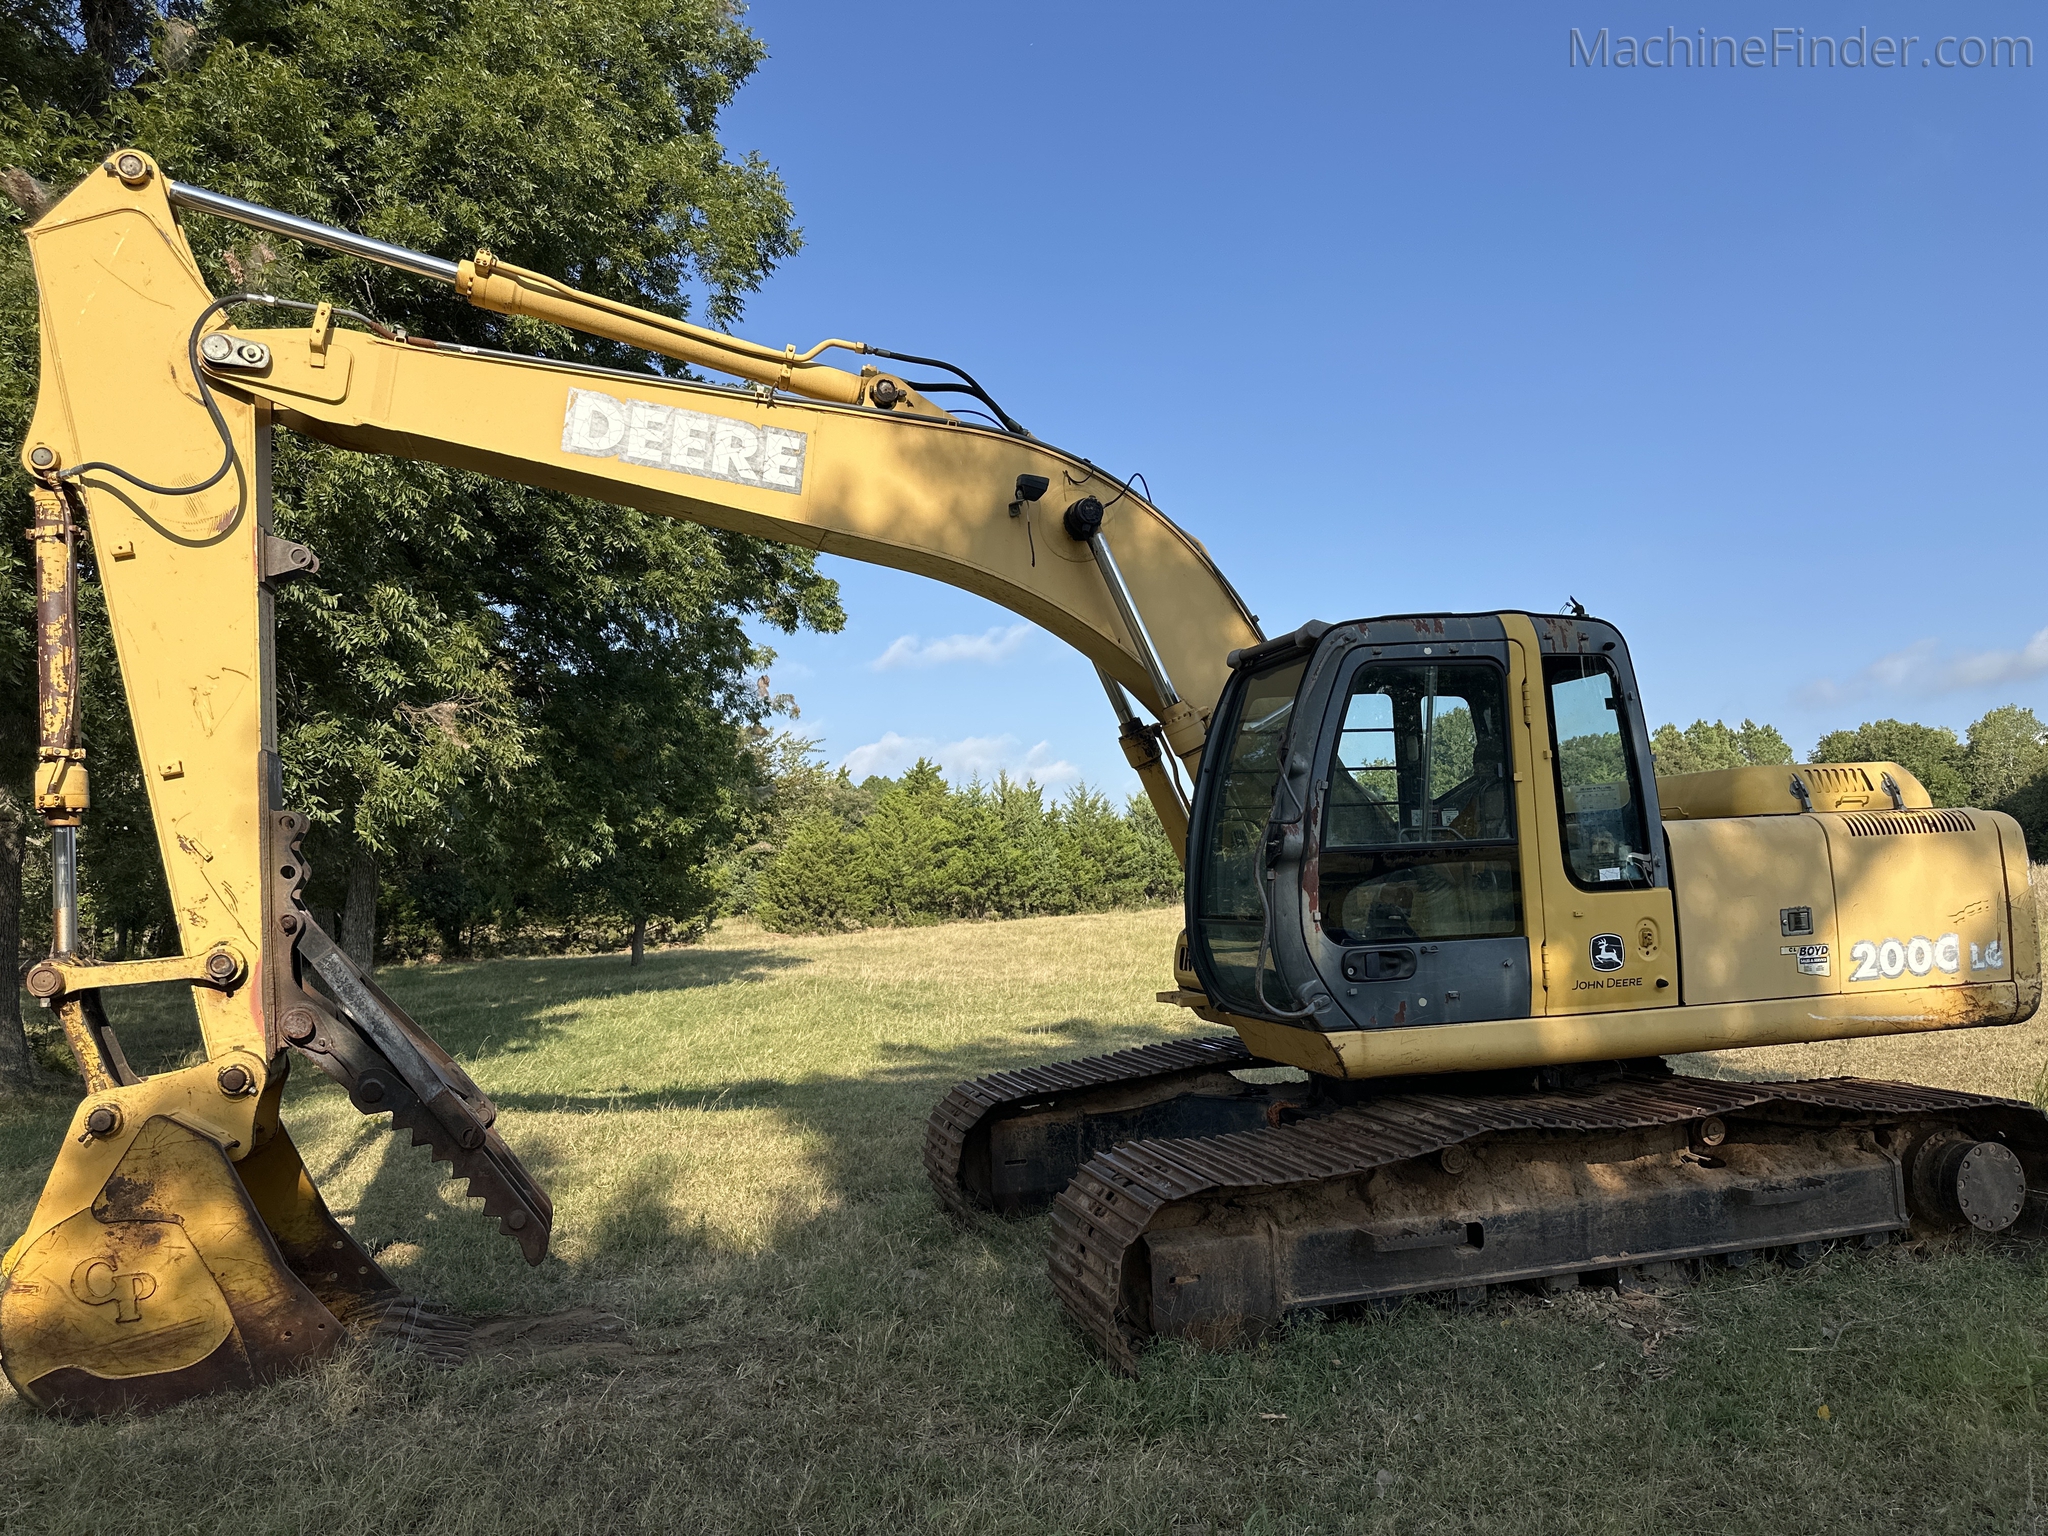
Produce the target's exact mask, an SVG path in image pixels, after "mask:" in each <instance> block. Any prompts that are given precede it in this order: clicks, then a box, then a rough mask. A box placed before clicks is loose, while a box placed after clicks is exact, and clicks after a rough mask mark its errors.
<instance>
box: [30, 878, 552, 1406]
mask: <svg viewBox="0 0 2048 1536" xmlns="http://www.w3.org/2000/svg"><path fill="white" fill-rule="evenodd" d="M294 915H295V916H296V917H297V918H298V923H299V940H300V952H301V954H302V956H303V957H304V959H305V960H306V961H307V969H308V970H310V971H311V972H312V973H313V974H314V975H315V976H317V977H318V978H319V979H320V981H321V982H322V983H323V986H322V989H321V990H320V991H317V992H316V991H312V990H306V989H302V988H299V987H296V986H293V987H292V988H291V991H292V994H293V998H292V1001H293V1006H292V1007H291V1009H289V1010H288V1011H287V1014H286V1017H287V1020H288V1023H287V1029H288V1030H290V1031H293V1032H296V1033H297V1034H300V1035H303V1037H304V1038H303V1040H298V1041H295V1042H294V1045H295V1048H296V1049H297V1050H298V1051H299V1053H300V1054H301V1055H302V1056H303V1057H305V1058H306V1059H308V1060H310V1061H312V1062H314V1063H316V1064H318V1065H319V1066H321V1067H322V1068H323V1069H324V1070H326V1071H327V1072H328V1073H329V1074H330V1075H332V1076H334V1077H335V1078H336V1079H337V1080H338V1081H340V1082H341V1083H342V1084H343V1086H344V1087H346V1088H347V1089H348V1090H349V1093H350V1097H351V1099H352V1100H353V1101H354V1102H355V1104H356V1105H357V1107H359V1108H360V1109H362V1110H363V1111H364V1112H365V1113H372V1114H374V1113H380V1112H383V1111H387V1110H388V1111H390V1112H391V1114H392V1116H393V1128H394V1129H399V1128H403V1129H407V1130H409V1131H411V1133H412V1139H413V1141H414V1143H415V1144H424V1145H426V1146H429V1147H430V1148H431V1149H432V1151H433V1154H434V1156H435V1157H436V1158H437V1159H440V1160H444V1161H447V1162H449V1163H451V1164H452V1165H453V1166H454V1169H455V1171H456V1173H458V1174H459V1175H462V1176H466V1177H467V1178H468V1179H469V1192H470V1194H471V1195H472V1196H475V1197H480V1198H482V1199H483V1201H484V1204H485V1209H486V1211H487V1212H488V1213H490V1214H492V1215H495V1216H497V1217H498V1219H499V1226H500V1227H501V1229H502V1230H504V1231H505V1232H506V1233H507V1234H508V1235H510V1236H512V1237H513V1238H514V1240H515V1241H516V1242H517V1243H518V1244H519V1247H520V1248H521V1250H522V1252H523V1253H524V1254H525V1256H526V1257H527V1258H528V1260H529V1261H531V1262H534V1263H538V1262H539V1261H540V1260H541V1259H542V1258H543V1257H544V1256H545V1254H546V1252H547V1244H548V1236H549V1231H550V1228H551V1225H552V1221H553V1208H552V1206H551V1205H550V1203H549V1201H548V1198H547V1196H546V1195H545V1194H544V1193H542V1191H541V1190H540V1188H539V1186H538V1185H536V1184H535V1183H534V1181H533V1179H532V1177H531V1176H530V1175H529V1174H528V1173H527V1172H526V1170H525V1168H524V1167H523V1166H521V1164H520V1162H519V1160H518V1158H517V1157H515V1156H514V1155H513V1154H512V1152H511V1150H510V1149H509V1148H507V1147H506V1146H505V1144H504V1142H503V1141H502V1140H500V1139H499V1137H498V1134H497V1132H496V1131H495V1130H494V1129H492V1128H491V1127H492V1122H493V1121H494V1120H495V1118H496V1109H495V1107H494V1106H493V1105H492V1104H491V1102H490V1100H489V1099H488V1098H486V1097H485V1096H484V1095H483V1093H482V1092H481V1091H480V1090H478V1089H477V1087H476V1085H475V1083H473V1082H472V1081H471V1080H470V1079H469V1077H468V1076H467V1074H465V1073H464V1072H463V1071H462V1069H461V1068H460V1067H459V1066H457V1065H456V1064H455V1063H454V1061H453V1060H452V1059H450V1058H449V1056H448V1055H447V1053H446V1052H445V1051H443V1050H441V1048H440V1047H439V1046H437V1045H436V1044H435V1043H434V1042H433V1041H432V1040H431V1039H430V1038H428V1037H427V1036H426V1035H425V1033H424V1032H422V1031H421V1030H420V1029H419V1027H418V1026H417V1025H416V1024H414V1023H413V1021H412V1020H411V1019H409V1018H407V1017H406V1015H405V1014H404V1012H403V1011H402V1010H401V1009H399V1008H398V1006H397V1005H396V1004H395V1003H393V1002H392V1001H391V1000H390V998H389V997H387V996H386V995H385V994H384V993H383V991H382V990H381V989H379V988H378V987H377V986H376V984H375V983H374V982H372V981H370V979H369V978H368V977H367V976H365V975H363V973H362V972H361V971H360V970H359V969H358V968H357V967H356V966H355V965H354V963H353V962H352V961H351V960H349V958H348V956H347V955H346V954H345V953H343V952H342V951H341V950H340V949H339V948H338V947H336V946H335V945H334V944H333V943H332V941H331V940H329V939H328V938H327V936H326V935H325V934H323V933H321V932H320V930H319V929H318V927H316V926H315V925H314V924H313V923H312V922H311V920H310V918H308V917H306V916H304V914H303V909H301V910H300V911H299V912H298V913H296V914H294ZM94 969H104V970H105V971H107V972H109V973H114V972H118V970H119V968H118V967H105V968H93V967H77V966H72V967H65V968H63V977H64V978H65V979H70V978H78V977H80V976H81V975H83V977H84V978H85V979H92V977H91V972H92V971H93V970H94ZM109 979H111V977H110V978H109ZM309 979H310V978H309ZM45 984H46V985H47V983H45ZM57 1006H58V1008H59V1011H60V1017H61V1018H62V1019H63V1022H64V1024H65V1033H66V1036H67V1038H68V1039H69V1040H70V1041H71V1044H72V1046H73V1050H74V1052H75V1053H76V1054H77V1055H78V1056H79V1060H80V1065H81V1068H82V1070H83V1071H84V1074H85V1077H86V1082H87V1086H88V1089H89V1090H91V1091H89V1092H88V1095H87V1097H86V1098H85V1100H84V1101H83V1102H82V1103H81V1104H80V1105H79V1107H78V1110H77V1112H76V1114H74V1116H73V1117H72V1123H71V1128H70V1134H69V1135H68V1136H67V1138H66V1140H65V1143H64V1147H63V1150H62V1151H61V1152H60V1153H59V1154H58V1158H57V1165H56V1167H55V1168H54V1169H53V1170H52V1172H51V1175H50V1180H49V1183H48V1184H47V1185H46V1186H45V1188H44V1191H43V1196H42V1200H41V1202H40V1203H39V1205H38V1207H37V1210H36V1215H35V1217H34V1219H33V1220H32V1221H31V1223H30V1227H29V1231H28V1233H27V1234H26V1235H25V1236H24V1237H23V1238H22V1239H21V1241H20V1242H18V1243H17V1244H16V1245H15V1247H14V1248H13V1249H12V1250H10V1251H9V1253H8V1254H7V1256H6V1258H5V1259H4V1260H0V1275H4V1278H5V1287H4V1289H0V1368H4V1370H5V1372H6V1375H7V1378H8V1380H9V1381H10V1382H12V1383H13V1385H14V1388H15V1390H16V1391H17V1392H19V1393H20V1394H21V1396H22V1397H23V1398H24V1399H25V1400H26V1401H27V1402H29V1403H31V1404H33V1405H34V1406H35V1407H37V1408H40V1409H43V1410H45V1411H46V1412H52V1413H59V1414H65V1415H70V1416H81V1417H83V1416H96V1415H101V1414H107V1413H116V1412H120V1411H122V1410H126V1409H147V1408H155V1407H162V1406H165V1405H168V1404H170V1403H175V1402H179V1401H182V1400H184V1399H186V1398H189V1397H193V1396H197V1395H200V1394H202V1393H207V1392H215V1391H221V1390H225V1389H230V1388H249V1387H254V1386H258V1385H260V1384H262V1383H264V1382H266V1381H270V1380H272V1379H274V1378H276V1377H277V1376H279V1375H281V1374H283V1373H285V1372H287V1371H290V1370H293V1369H295V1368H297V1367H300V1366H302V1365H304V1364H305V1363H307V1362H308V1361H312V1360H317V1359H319V1358H321V1357H323V1356H325V1355H328V1354H331V1353H332V1352H333V1351H334V1350H335V1349H337V1348H338V1347H339V1346H340V1344H341V1342H342V1340H343V1339H344V1338H346V1337H349V1336H350V1335H352V1334H353V1335H356V1336H359V1337H366V1338H370V1339H373V1340H385V1341H389V1342H392V1343H395V1344H399V1345H402V1346H405V1347H409V1348H411V1349H413V1350H415V1351H418V1352H421V1353H424V1354H426V1355H428V1356H430V1357H435V1358H441V1359H446V1358H450V1357H453V1356H459V1354H460V1352H461V1349H462V1346H463V1340H464V1336H465V1332H466V1330H465V1329H464V1328H463V1327H462V1325H460V1324H458V1323H456V1322H454V1321H453V1320H451V1319H448V1318H445V1317H441V1316H439V1315H437V1314H435V1313H434V1312H433V1311H432V1310H431V1309H429V1308H427V1307H425V1306H423V1305H422V1304H421V1303H419V1302H418V1301H416V1300H414V1299H412V1298H409V1297H406V1296H403V1295H401V1294H400V1292H399V1290H398V1288H397V1287H396V1286H395V1285H393V1284H392V1283H391V1281H390V1279H389V1278H388V1277H387V1276H386V1275H385V1274H384V1272H383V1271H382V1270H380V1269H379V1268H378V1267H377V1264H376V1262H375V1261H374V1260H373V1259H372V1258H371V1257H370V1255H369V1254H368V1253H366V1252H365V1251H364V1250H363V1248H362V1247H361V1246H360V1245H359V1244H358V1243H357V1242H356V1240H355V1239H354V1237H352V1236H351V1235H350V1234H349V1232H348V1230H347V1229H346V1228H344V1227H343V1226H342V1225H341V1224H340V1223H339V1222H337V1221H336V1220H335V1219H334V1217H333V1215H332V1214H331V1213H330V1212H329V1210H328V1209H327V1205H326V1203H325V1202H324V1201H323V1200H322V1199H321V1197H320V1193H319V1191H318V1189H316V1188H315V1187H314V1184H313V1180H312V1178H311V1176H310V1175H309V1174H308V1173H307V1171H306V1167H305V1164H304V1162H303V1161H302V1160H301V1158H300V1156H299V1152H298V1149H297V1147H295V1146H294V1145H293V1144H292V1140H291V1137H290V1136H289V1135H288V1134H287V1133H286V1132H285V1130H284V1127H283V1125H282V1124H281V1123H280V1121H279V1117H278V1101H279V1099H280V1097H281V1094H282V1091H283V1087H284V1081H285V1076H286V1071H285V1068H286V1062H287V1057H286V1056H285V1054H284V1053H283V1052H280V1053H279V1054H278V1056H277V1057H276V1058H275V1059H274V1060H273V1061H272V1062H270V1063H268V1064H262V1065H261V1066H260V1067H259V1065H258V1064H257V1063H255V1062H254V1061H253V1059H251V1060H249V1061H248V1063H247V1064H245V1063H244V1061H243V1060H241V1059H237V1060H234V1061H230V1062H229V1063H228V1064H226V1065H222V1064H221V1063H220V1062H218V1061H208V1062H205V1063H202V1064H200V1065H198V1066H193V1067H187V1068H182V1069H180V1070H177V1071H173V1072H167V1073H163V1074H160V1075H157V1076H153V1077H148V1078H141V1077H138V1076H136V1075H135V1073H134V1072H133V1071H131V1070H130V1069H129V1068H128V1066H127V1063H126V1061H125V1059H124V1058H123V1057H122V1055H121V1052H120V1049H119V1046H118V1043H117V1042H116V1041H115V1040H114V1036H113V1032H112V1030H111V1029H110V1028H108V1027H107V1025H106V1023H105V1021H104V1018H103V1017H102V1016H101V1015H100V1013H99V1008H98V995H97V993H96V992H95V991H93V990H78V991H76V992H75V993H74V994H73V995H70V996H65V997H62V998H61V1000H60V1001H59V1002H58V1004H57ZM233 1054H235V1055H236V1056H238V1057H240V1055H241V1053H233ZM252 1096H253V1098H254V1104H253V1121H251V1122H250V1129H249V1137H250V1142H251V1145H250V1147H249V1150H248V1151H247V1152H246V1153H243V1154H242V1155H241V1156H240V1157H239V1158H237V1155H236V1154H238V1153H242V1147H241V1145H240V1138H239V1137H237V1136H233V1135H228V1134H226V1131H227V1130H228V1129H229V1128H230V1126H231V1125H232V1124H233V1123H234V1120H235V1119H237V1118H240V1119H246V1118H247V1116H246V1111H247V1110H248V1109H249V1108H250V1107H252V1106H250V1105H248V1104H247V1103H246V1102H245V1103H242V1104H241V1105H240V1106H239V1107H240V1108H241V1109H242V1110H243V1111H244V1112H245V1113H244V1115H243V1116H241V1117H231V1116H229V1115H226V1114H224V1113H223V1110H224V1109H226V1110H233V1109H234V1108H236V1107H237V1103H236V1101H237V1100H244V1101H246V1100H247V1099H248V1098H250V1097H252Z"/></svg>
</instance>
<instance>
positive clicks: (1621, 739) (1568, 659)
mask: <svg viewBox="0 0 2048 1536" xmlns="http://www.w3.org/2000/svg"><path fill="white" fill-rule="evenodd" d="M1543 678H1544V681H1545V683H1546V684H1547V685H1548V686H1549V690H1550V748H1551V753H1552V757H1553V760H1554V761H1555V763H1556V765H1557V775H1556V778H1557V801H1558V818H1559V820H1560V822H1561V823H1562V824H1563V827H1564V852H1565V870H1566V872H1567V873H1568V874H1569V875H1570V876H1571V877H1572V882H1573V883H1574V884H1576V885H1579V886H1583V887H1585V888H1587V889H1589V890H1598V889H1602V888H1623V887H1628V886H1641V885H1647V884H1649V882H1650V878H1651V874H1652V872H1653V870H1654V868H1655V865H1654V864H1653V862H1652V856H1651V852H1650V843H1649V836H1648V833H1647V830H1646V828H1645V826H1644V822H1643V796H1642V788H1641V786H1642V773H1641V769H1640V765H1638V764H1637V762H1636V761H1635V753H1634V751H1633V749H1632V747H1631V745H1630V739H1629V733H1628V729H1627V716H1626V714H1625V713H1624V711H1625V710H1626V707H1627V706H1626V703H1625V701H1624V700H1623V699H1622V697H1621V686H1620V683H1619V682H1618V681H1617V679H1616V678H1615V675H1614V671H1613V669H1612V667H1610V666H1609V665H1608V663H1607V662H1606V660H1605V659H1603V658H1599V657H1593V656H1552V657H1550V658H1548V659H1546V660H1545V662H1544V663H1543Z"/></svg>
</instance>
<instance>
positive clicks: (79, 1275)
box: [71, 1257, 156, 1323]
mask: <svg viewBox="0 0 2048 1536" xmlns="http://www.w3.org/2000/svg"><path fill="white" fill-rule="evenodd" d="M71 1294H72V1295H74V1296H76V1297H77V1298H78V1299H79V1300H80V1301H82V1302H84V1303H85V1304H86V1305H87V1306H88V1307H112V1308H113V1309H114V1321H115V1322H117V1323H132V1322H135V1321H136V1320H137V1319H139V1318H140V1317H141V1316H142V1304H143V1303H144V1302H145V1301H147V1300H148V1299H149V1298H150V1297H152V1296H154V1295H155V1294H156V1276H155V1275H152V1274H150V1273H148V1272H147V1271H145V1270H140V1269H135V1270H130V1271H128V1272H127V1273H126V1274H123V1273H122V1272H121V1270H120V1269H119V1267H118V1266H117V1265H116V1263H115V1261H114V1260H113V1259H112V1258H111V1257H110V1258H104V1259H86V1260H85V1261H83V1262H82V1263H81V1264H80V1265H79V1266H78V1268H76V1269H74V1270H72V1271H71Z"/></svg>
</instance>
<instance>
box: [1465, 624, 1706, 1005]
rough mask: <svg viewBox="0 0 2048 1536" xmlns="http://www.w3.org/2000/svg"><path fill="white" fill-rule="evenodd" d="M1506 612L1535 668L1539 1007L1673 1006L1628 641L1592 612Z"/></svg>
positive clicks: (1667, 886) (1674, 968)
mask: <svg viewBox="0 0 2048 1536" xmlns="http://www.w3.org/2000/svg"><path fill="white" fill-rule="evenodd" d="M1503 618H1504V619H1505V620H1506V622H1507V624H1508V627H1509V633H1510V635H1511V637H1513V638H1514V639H1515V640H1517V641H1519V642H1520V643H1521V644H1522V646H1524V647H1525V649H1524V651H1523V654H1524V656H1526V657H1527V658H1529V663H1530V664H1529V667H1528V671H1527V674H1526V679H1525V681H1526V693H1525V700H1526V704H1527V706H1528V707H1527V709H1526V710H1525V713H1526V714H1527V716H1528V726H1529V737H1530V745H1531V747H1532V748H1533V749H1534V763H1533V767H1534V769H1535V772H1534V773H1533V774H1532V776H1531V777H1532V779H1533V782H1532V783H1531V784H1530V786H1529V788H1530V791H1531V792H1530V794H1529V795H1528V802H1532V803H1531V804H1530V809H1531V810H1532V811H1533V813H1534V814H1533V816H1532V817H1531V824H1532V828H1533V831H1534V833H1535V838H1534V845H1535V846H1534V849H1533V852H1534V853H1535V858H1534V859H1533V860H1532V862H1533V863H1534V865H1535V866H1536V868H1535V870H1534V871H1533V873H1534V874H1535V875H1536V881H1537V884H1538V885H1539V886H1540V891H1541V895H1540V900H1539V901H1538V902H1536V903H1533V904H1532V905H1533V906H1534V908H1535V910H1532V911H1531V913H1530V914H1529V915H1530V930H1531V932H1530V939H1531V948H1532V949H1534V950H1536V954H1535V955H1533V956H1532V957H1531V958H1532V959H1533V960H1535V961H1536V962H1537V963H1536V964H1535V966H1533V967H1532V969H1533V970H1534V971H1535V973H1536V975H1535V981H1536V991H1537V999H1536V1003H1537V1008H1538V1010H1539V1011H1541V1012H1543V1013H1546V1014H1571V1013H1606V1012H1611V1011H1614V1010H1617V1009H1630V1008H1658V1007H1672V1006H1676V1004H1677V1003H1678V943H1677V934H1676V932H1675V931H1674V928H1673V917H1672V901H1671V872H1670V866H1669V861H1668V859H1667V858H1666V855H1665V846H1664V836H1663V825H1662V822H1661V820H1660V819H1659V815H1658V808H1657V788H1656V785H1657V781H1656V778H1655V776H1654V774H1653V773H1652V771H1651V766H1650V752H1649V732H1648V727H1647V724H1646V722H1645V720H1644V718H1643V712H1642V707H1641V702H1640V698H1639V695H1638V693H1637V691H1636V684H1635V674H1634V669H1633V668H1632V667H1631V666H1630V664H1629V657H1628V650H1627V647H1626V646H1625V645H1624V644H1623V642H1622V638H1621V635H1620V632H1619V631H1617V630H1616V629H1614V628H1613V626H1611V625H1608V624H1603V623H1601V622H1600V621H1598V620H1595V619H1587V618H1577V617H1564V616H1559V615H1551V614H1536V615H1526V614H1510V615H1503ZM1518 631H1519V633H1518Z"/></svg>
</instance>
